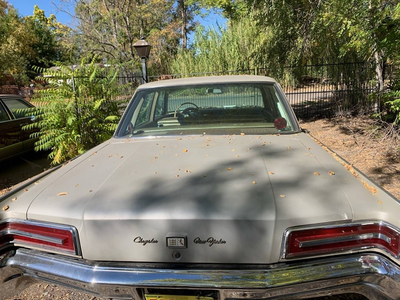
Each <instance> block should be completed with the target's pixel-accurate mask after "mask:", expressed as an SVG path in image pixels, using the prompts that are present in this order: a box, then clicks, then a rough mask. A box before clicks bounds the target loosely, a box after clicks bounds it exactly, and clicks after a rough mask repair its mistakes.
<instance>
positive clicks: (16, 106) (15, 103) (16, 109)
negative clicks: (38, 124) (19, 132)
mask: <svg viewBox="0 0 400 300" xmlns="http://www.w3.org/2000/svg"><path fill="white" fill-rule="evenodd" d="M3 101H4V103H5V104H6V105H7V107H8V108H9V109H10V110H11V111H12V113H13V114H14V116H15V117H16V118H17V119H19V118H24V117H25V114H24V112H23V111H21V110H22V109H27V108H31V106H30V105H28V104H26V103H25V102H23V101H22V100H20V99H13V98H10V99H3Z"/></svg>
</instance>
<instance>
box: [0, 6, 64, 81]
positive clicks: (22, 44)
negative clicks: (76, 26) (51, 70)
mask: <svg viewBox="0 0 400 300" xmlns="http://www.w3.org/2000/svg"><path fill="white" fill-rule="evenodd" d="M0 16H1V17H0V45H1V47H0V77H1V76H5V77H13V78H14V80H15V82H16V83H17V84H19V85H24V84H26V83H28V82H29V79H33V78H34V77H35V76H36V75H37V74H36V73H34V72H32V70H31V66H33V65H35V66H40V67H45V68H46V67H50V66H52V65H53V63H54V61H65V57H66V48H65V47H64V46H65V43H62V42H61V39H62V38H64V37H66V36H67V35H69V34H70V29H69V28H68V27H67V26H64V25H61V24H60V23H58V22H57V20H56V18H55V16H54V15H51V16H50V17H49V18H47V17H46V16H45V14H44V11H43V10H40V9H39V7H37V6H35V8H34V12H33V15H32V16H27V17H20V16H19V15H18V12H17V11H16V10H15V9H14V8H13V7H12V6H11V5H10V4H8V3H7V2H5V1H4V0H0ZM61 45H63V46H61Z"/></svg>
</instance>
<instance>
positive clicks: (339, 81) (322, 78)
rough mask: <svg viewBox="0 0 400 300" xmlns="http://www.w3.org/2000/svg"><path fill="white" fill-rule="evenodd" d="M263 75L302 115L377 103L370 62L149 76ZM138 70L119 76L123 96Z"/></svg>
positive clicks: (359, 108) (130, 90) (350, 111)
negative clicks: (272, 82) (276, 86)
mask: <svg viewBox="0 0 400 300" xmlns="http://www.w3.org/2000/svg"><path fill="white" fill-rule="evenodd" d="M393 69H394V68H393V67H392V66H386V76H385V77H386V83H387V84H390V81H391V78H392V74H393ZM250 74H255V75H263V76H271V77H274V78H276V79H277V81H278V82H279V83H280V84H281V85H282V88H283V89H284V91H285V93H286V94H287V97H288V100H289V102H290V104H291V105H292V107H293V109H294V110H295V112H296V115H297V116H298V117H299V118H301V119H308V118H313V117H321V116H326V117H329V116H332V115H340V116H345V115H350V114H353V113H355V112H360V111H365V110H370V109H373V108H374V107H376V103H375V102H374V101H373V99H372V98H373V97H371V94H372V93H374V92H375V91H376V79H375V65H374V64H373V63H370V62H356V63H354V62H353V63H315V64H308V65H301V66H286V67H284V68H281V69H279V70H267V69H265V68H254V69H242V70H227V71H216V72H207V73H194V74H185V75H182V74H173V75H157V76H149V80H150V81H156V80H165V79H171V78H182V77H189V76H212V75H250ZM141 83H142V76H141V74H132V75H131V76H129V77H128V76H120V77H119V78H118V84H119V85H122V86H124V89H123V95H121V96H123V97H124V98H130V97H131V96H132V94H133V92H134V91H135V90H136V88H137V87H138V86H139V84H141Z"/></svg>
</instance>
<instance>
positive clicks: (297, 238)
mask: <svg viewBox="0 0 400 300" xmlns="http://www.w3.org/2000/svg"><path fill="white" fill-rule="evenodd" d="M367 248H379V249H383V250H385V251H387V252H389V253H390V254H392V255H393V256H395V257H398V255H399V252H400V234H399V232H397V231H396V230H395V229H393V228H391V227H389V226H388V225H387V224H384V223H381V222H378V223H363V224H356V225H354V224H352V225H346V226H339V227H338V226H336V227H318V228H310V229H300V230H294V231H289V233H288V235H287V238H286V253H285V258H294V257H302V256H312V255H321V254H327V253H333V252H342V251H350V250H361V249H367Z"/></svg>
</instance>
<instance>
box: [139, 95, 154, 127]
mask: <svg viewBox="0 0 400 300" xmlns="http://www.w3.org/2000/svg"><path fill="white" fill-rule="evenodd" d="M153 99H154V93H149V94H147V95H145V97H144V99H143V100H142V101H141V102H142V103H141V107H140V109H139V113H138V116H137V119H136V123H135V128H137V127H138V126H140V125H142V124H144V123H147V122H150V121H151V120H150V117H151V109H152V107H153Z"/></svg>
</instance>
